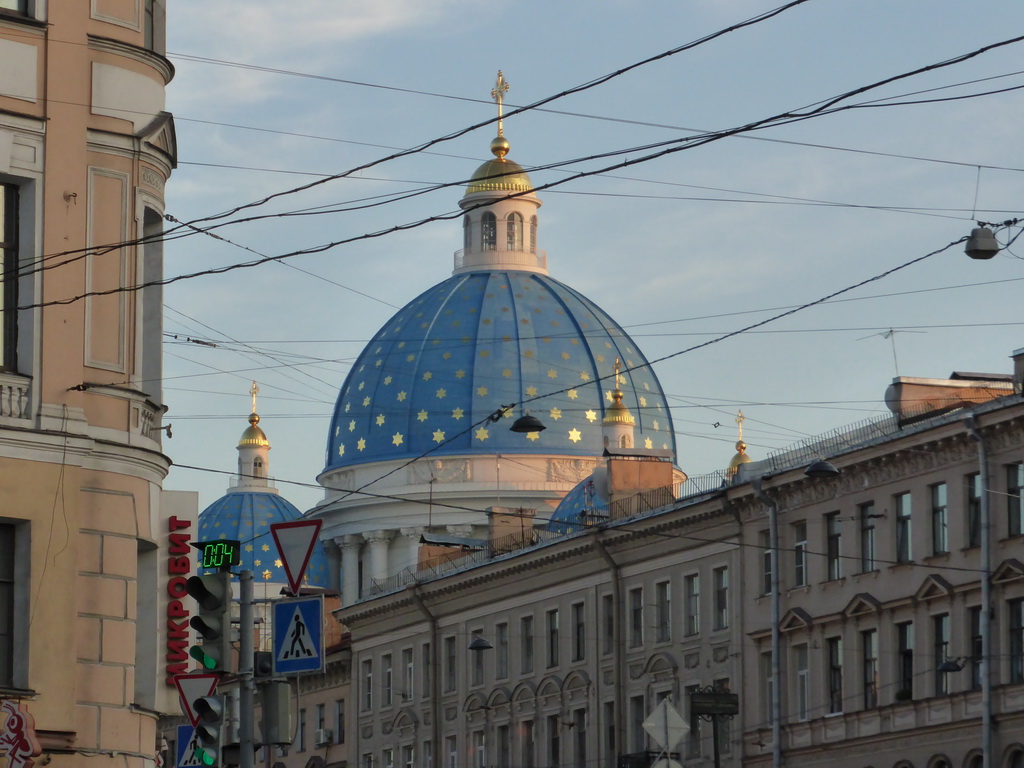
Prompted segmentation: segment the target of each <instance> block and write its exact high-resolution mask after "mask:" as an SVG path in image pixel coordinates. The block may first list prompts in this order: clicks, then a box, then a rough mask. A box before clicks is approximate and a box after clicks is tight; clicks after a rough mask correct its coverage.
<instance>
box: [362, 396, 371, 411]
mask: <svg viewBox="0 0 1024 768" xmlns="http://www.w3.org/2000/svg"><path fill="white" fill-rule="evenodd" d="M369 404H370V398H368V397H364V398H363V408H365V407H366V406H368V405H369Z"/></svg>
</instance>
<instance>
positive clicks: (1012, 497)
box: [1006, 464, 1024, 536]
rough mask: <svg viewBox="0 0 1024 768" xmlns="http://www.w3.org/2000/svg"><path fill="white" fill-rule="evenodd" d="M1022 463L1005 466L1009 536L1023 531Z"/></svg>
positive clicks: (1023, 483) (1023, 466)
mask: <svg viewBox="0 0 1024 768" xmlns="http://www.w3.org/2000/svg"><path fill="white" fill-rule="evenodd" d="M1022 498H1024V464H1010V465H1009V466H1008V467H1007V468H1006V517H1007V520H1008V524H1009V527H1008V533H1009V535H1010V536H1020V535H1021V534H1022V533H1024V504H1021V499H1022Z"/></svg>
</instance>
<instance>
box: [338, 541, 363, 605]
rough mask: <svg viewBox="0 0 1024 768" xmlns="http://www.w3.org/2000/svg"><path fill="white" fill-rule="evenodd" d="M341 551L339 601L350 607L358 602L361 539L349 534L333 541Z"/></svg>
mask: <svg viewBox="0 0 1024 768" xmlns="http://www.w3.org/2000/svg"><path fill="white" fill-rule="evenodd" d="M334 543H335V544H337V545H338V549H340V550H341V600H342V605H346V606H348V605H352V604H353V603H355V602H357V601H358V600H359V549H360V547H361V546H362V544H363V537H362V536H359V535H356V534H349V535H348V536H342V537H340V538H337V539H335V540H334Z"/></svg>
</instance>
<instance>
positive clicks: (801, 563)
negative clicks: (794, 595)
mask: <svg viewBox="0 0 1024 768" xmlns="http://www.w3.org/2000/svg"><path fill="white" fill-rule="evenodd" d="M806 584H807V523H794V525H793V586H794V587H803V586H806Z"/></svg>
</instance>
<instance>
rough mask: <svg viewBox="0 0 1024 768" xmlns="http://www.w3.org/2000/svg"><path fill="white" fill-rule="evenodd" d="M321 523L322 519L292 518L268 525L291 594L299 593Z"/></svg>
mask: <svg viewBox="0 0 1024 768" xmlns="http://www.w3.org/2000/svg"><path fill="white" fill-rule="evenodd" d="M322 525H323V520H292V521H291V522H288V523H274V524H272V525H271V526H270V532H271V533H272V534H273V535H274V543H276V544H277V551H278V553H279V554H280V555H281V562H282V563H284V572H285V574H286V575H287V576H288V586H289V587H290V588H291V590H292V594H293V595H297V594H299V587H301V586H302V577H303V576H305V574H306V566H308V565H309V558H310V556H311V555H312V554H313V547H314V545H315V544H316V539H317V536H319V535H320V526H322Z"/></svg>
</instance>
